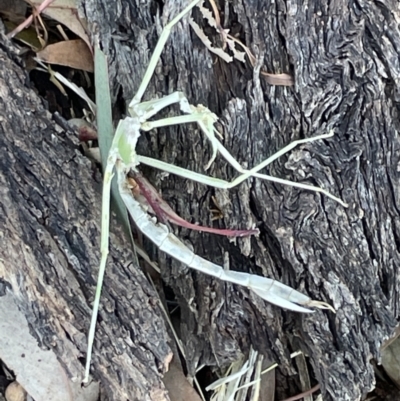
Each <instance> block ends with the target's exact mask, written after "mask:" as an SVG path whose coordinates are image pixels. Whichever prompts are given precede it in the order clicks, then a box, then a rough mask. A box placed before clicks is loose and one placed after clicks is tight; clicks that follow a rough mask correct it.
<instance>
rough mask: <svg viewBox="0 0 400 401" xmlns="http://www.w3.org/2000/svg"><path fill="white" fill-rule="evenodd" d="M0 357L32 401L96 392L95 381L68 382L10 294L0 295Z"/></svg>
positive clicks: (62, 399) (56, 400)
mask: <svg viewBox="0 0 400 401" xmlns="http://www.w3.org/2000/svg"><path fill="white" fill-rule="evenodd" d="M0 263H1V262H0ZM0 267H1V266H0ZM0 270H1V269H0ZM0 359H1V360H2V361H3V362H4V363H5V364H6V366H7V367H8V368H9V369H11V370H13V371H14V373H15V374H16V376H17V380H18V383H19V384H21V386H22V387H23V388H24V389H25V390H26V391H27V393H28V394H30V395H31V396H32V397H33V398H34V399H35V401H52V400H54V401H72V400H74V401H76V400H81V401H82V400H84V399H85V400H87V401H90V400H95V399H96V398H95V397H97V396H98V388H97V391H96V389H95V387H96V385H90V386H88V387H87V388H81V387H80V383H72V381H71V380H70V379H69V378H68V377H67V375H66V373H65V371H64V369H63V367H62V366H61V364H60V363H59V362H58V360H57V357H56V355H55V354H54V352H53V351H52V350H43V349H42V348H41V347H40V346H39V344H38V342H37V340H36V339H35V338H34V337H33V336H32V335H31V333H30V330H29V326H28V322H27V321H26V318H25V315H24V314H23V313H22V312H21V311H20V310H19V309H18V307H17V305H16V304H15V303H14V298H13V296H12V295H10V294H6V295H5V296H2V297H0ZM94 389H95V391H94V393H95V394H92V393H91V392H93V390H94ZM88 394H92V395H91V396H90V397H87V395H88Z"/></svg>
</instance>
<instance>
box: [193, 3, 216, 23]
mask: <svg viewBox="0 0 400 401" xmlns="http://www.w3.org/2000/svg"><path fill="white" fill-rule="evenodd" d="M197 8H198V9H199V10H200V12H201V15H202V16H203V18H205V19H206V20H207V22H208V25H210V26H212V27H213V28H215V29H216V30H218V23H217V21H216V20H215V18H214V17H213V15H212V12H211V11H210V10H209V9H208V8H206V7H204V0H203V1H202V2H201V3H199V4H197Z"/></svg>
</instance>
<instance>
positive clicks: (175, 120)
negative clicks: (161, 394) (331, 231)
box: [83, 0, 347, 382]
mask: <svg viewBox="0 0 400 401" xmlns="http://www.w3.org/2000/svg"><path fill="white" fill-rule="evenodd" d="M198 2H199V0H195V1H191V2H190V4H189V5H188V6H186V7H185V8H184V9H183V10H182V11H181V12H180V13H179V14H178V15H177V16H176V17H175V18H173V19H172V20H171V21H170V22H169V23H168V24H167V25H166V26H165V27H164V29H163V31H162V33H161V36H160V38H159V40H158V43H157V45H156V48H155V50H154V52H153V54H152V57H151V59H150V63H149V65H148V68H147V70H146V72H145V75H144V77H143V80H142V82H141V84H140V86H139V89H138V91H137V93H136V95H135V96H134V97H133V99H132V101H131V102H130V104H129V107H128V111H129V114H130V116H129V117H126V118H125V119H123V120H121V121H120V122H119V124H118V126H117V129H116V132H115V135H114V138H113V141H112V144H111V148H110V151H109V153H108V158H107V165H106V167H105V171H104V181H103V198H102V199H103V200H102V224H101V227H102V228H101V261H100V267H99V277H98V282H97V288H96V295H95V300H94V304H93V313H92V320H91V325H90V330H89V336H88V351H87V357H86V368H85V377H84V380H83V382H88V380H89V371H90V361H91V355H92V347H93V340H94V334H95V327H96V320H97V315H98V309H99V303H100V294H101V287H102V283H103V278H104V273H105V267H106V262H107V256H108V252H109V218H110V191H111V182H112V178H113V176H114V171H115V172H116V174H117V182H118V191H119V194H120V196H121V198H122V200H123V203H124V205H125V207H126V209H127V210H128V212H129V214H130V216H131V217H132V219H133V221H134V222H135V224H136V226H137V227H138V229H139V230H140V231H141V232H142V233H143V234H144V235H146V236H147V237H148V238H149V239H150V240H151V241H152V242H153V243H154V244H155V245H156V246H157V247H158V248H159V249H160V250H161V251H163V252H165V253H167V254H169V255H170V256H172V257H173V258H175V259H177V260H179V261H180V262H182V263H183V264H185V265H187V266H188V267H190V268H192V269H195V270H198V271H200V272H203V273H205V274H208V275H211V276H214V277H217V278H219V279H221V280H224V281H227V282H231V283H234V284H237V285H242V286H245V287H247V288H249V289H250V290H251V291H253V292H254V293H255V294H257V295H258V296H260V297H261V298H263V299H264V300H266V301H268V302H270V303H273V304H275V305H278V306H280V307H283V308H286V309H289V310H292V311H296V312H303V313H312V312H313V310H312V309H310V308H312V307H316V308H321V309H333V308H332V307H331V306H330V305H329V304H327V303H325V302H320V301H313V300H311V299H310V298H309V297H308V296H307V295H304V294H302V293H300V292H298V291H296V290H294V289H293V288H291V287H289V286H287V285H285V284H283V283H280V282H278V281H276V280H274V279H269V278H266V277H261V276H257V275H254V274H249V273H243V272H237V271H231V270H225V269H224V268H223V267H222V266H219V265H217V264H214V263H212V262H210V261H208V260H206V259H204V258H202V257H200V256H198V255H196V254H195V253H194V252H193V251H191V250H190V249H189V248H188V247H186V246H185V245H184V244H183V243H182V242H181V241H180V240H179V239H178V238H177V237H176V236H175V235H173V234H172V233H171V232H170V231H169V228H168V227H167V226H166V225H164V224H162V223H160V222H158V223H157V222H156V221H155V219H154V218H152V217H151V216H150V215H149V214H148V213H147V210H146V208H145V207H144V206H143V205H142V204H141V203H140V201H138V200H137V199H136V198H135V197H134V196H133V194H132V191H131V189H132V188H131V184H130V181H129V179H128V177H127V175H128V173H129V172H130V171H131V170H133V171H137V166H138V165H139V164H145V165H147V166H150V167H154V168H156V169H159V170H163V171H165V172H167V173H171V174H175V175H178V176H181V177H183V178H187V179H190V180H194V181H197V182H198V183H201V184H204V185H208V186H212V187H215V188H222V189H229V188H233V187H235V186H237V185H239V184H240V183H242V182H243V181H245V180H247V179H248V178H250V177H254V178H258V179H264V180H268V181H273V182H277V183H281V184H286V185H291V186H294V187H298V188H302V189H305V190H310V191H315V192H319V193H321V194H324V195H325V196H328V197H330V198H331V199H333V200H335V201H336V202H338V203H339V204H341V205H342V206H343V207H346V206H347V205H346V204H345V203H344V202H343V201H342V200H341V199H339V198H337V197H335V196H334V195H332V194H330V193H329V192H327V191H326V190H324V189H322V188H319V187H314V186H311V185H306V184H301V183H296V182H292V181H288V180H284V179H280V178H277V177H272V176H269V175H265V174H261V173H259V171H260V170H262V169H263V168H264V167H266V166H268V165H269V164H270V163H272V162H273V161H274V160H276V159H278V158H279V157H280V156H282V155H284V154H285V153H287V152H289V151H290V150H292V149H293V148H294V147H296V146H298V145H300V144H304V143H308V142H312V141H316V140H320V139H326V138H330V137H332V136H333V132H330V133H328V134H324V135H320V136H316V137H313V138H307V139H302V140H297V141H294V142H292V143H291V144H289V145H287V146H286V147H284V148H283V149H281V150H280V151H278V152H277V153H275V154H274V155H272V156H271V157H269V158H268V159H266V160H265V161H263V162H262V163H261V164H259V165H257V166H256V167H253V168H252V169H250V170H245V169H243V168H242V167H241V165H240V164H239V163H238V162H237V161H236V160H235V159H234V158H233V156H232V155H231V154H230V153H229V152H228V150H227V149H226V148H225V147H224V146H223V145H222V144H221V142H220V141H219V140H218V139H217V136H216V134H218V132H217V130H216V128H215V127H214V124H215V122H216V121H217V116H216V115H215V114H214V113H212V112H211V111H210V110H209V109H208V108H206V107H204V106H202V105H198V106H193V105H191V104H189V102H188V100H187V99H186V97H185V95H184V94H183V93H182V92H174V93H172V94H169V95H167V96H165V97H163V98H160V99H154V100H150V101H144V102H142V98H143V95H144V92H145V90H146V88H147V86H148V84H149V82H150V79H151V77H152V75H153V73H154V70H155V68H156V65H157V62H158V60H159V58H160V55H161V52H162V50H163V48H164V45H165V43H166V41H167V39H168V37H169V35H170V32H171V29H172V28H173V26H174V25H175V24H177V23H178V22H179V21H180V20H181V19H182V18H183V17H184V16H185V15H186V14H188V13H189V12H190V11H191V9H192V8H193V7H194V6H195V5H196V4H197V3H198ZM173 104H179V107H180V110H181V111H182V112H183V113H184V115H179V116H175V117H169V118H163V119H159V120H152V121H149V119H150V118H152V117H154V116H155V115H156V114H157V113H158V112H159V111H160V110H162V109H164V108H166V107H168V106H171V105H173ZM186 123H196V124H197V125H198V126H199V128H200V129H201V131H202V132H203V133H204V134H205V135H206V136H207V138H208V140H209V141H210V143H211V146H212V150H213V151H212V157H211V159H210V161H209V163H208V164H207V166H206V169H207V168H208V167H209V166H210V165H211V163H212V162H213V161H214V160H215V158H216V156H217V154H218V153H219V154H221V155H222V156H223V157H224V158H225V159H226V160H227V161H228V163H230V164H231V166H232V167H233V168H234V169H235V170H237V171H238V173H240V175H239V176H238V177H237V178H235V179H234V180H233V181H230V182H229V181H224V180H222V179H219V178H215V177H210V176H207V175H203V174H199V173H196V172H193V171H189V170H186V169H184V168H181V167H177V166H174V165H171V164H168V163H165V162H163V161H160V160H156V159H152V158H149V157H145V156H141V155H138V154H137V153H136V143H137V141H138V139H139V136H140V131H150V130H153V129H155V128H159V127H165V126H171V125H176V124H186Z"/></svg>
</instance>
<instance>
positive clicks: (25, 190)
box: [0, 34, 171, 400]
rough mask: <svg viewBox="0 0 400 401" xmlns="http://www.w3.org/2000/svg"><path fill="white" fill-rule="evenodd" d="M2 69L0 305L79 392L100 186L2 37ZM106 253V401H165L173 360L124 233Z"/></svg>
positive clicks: (102, 330) (100, 334)
mask: <svg viewBox="0 0 400 401" xmlns="http://www.w3.org/2000/svg"><path fill="white" fill-rule="evenodd" d="M0 65H1V68H0V93H1V96H0V149H1V157H0V193H1V196H0V233H1V235H0V294H1V295H0V296H3V295H5V293H6V292H8V293H10V294H12V295H13V297H14V301H15V303H16V305H17V306H18V308H19V309H20V311H21V312H22V313H23V314H24V315H25V317H26V319H27V321H28V323H29V325H30V328H31V334H32V336H34V337H35V338H36V339H37V341H38V344H39V346H40V347H43V348H44V349H46V348H47V349H49V350H52V351H53V352H55V353H56V355H57V356H58V358H59V360H60V362H61V365H62V366H63V368H64V370H65V372H66V377H67V376H68V377H69V378H70V379H71V380H72V381H73V382H75V383H76V382H78V383H79V381H80V380H82V379H83V366H84V365H83V364H84V361H85V355H86V344H87V343H86V336H87V332H88V330H89V322H90V315H91V305H92V302H93V298H94V289H95V284H96V281H97V271H98V268H97V266H98V263H99V246H100V205H101V195H100V188H101V185H100V183H98V182H96V181H95V180H94V179H93V172H92V166H91V163H90V161H89V160H88V159H87V158H85V157H84V156H83V155H82V154H81V152H80V150H79V142H78V140H77V138H76V135H75V134H74V133H72V132H68V131H64V130H63V129H62V128H61V127H60V126H59V125H58V124H57V123H56V122H55V121H54V120H52V116H51V114H50V113H49V112H48V111H46V108H45V104H43V101H42V100H41V99H40V98H39V97H38V96H37V95H36V94H35V92H34V91H33V90H32V89H30V88H29V80H28V79H27V73H26V71H24V70H23V69H22V68H21V65H20V60H18V58H17V57H16V55H15V54H14V53H13V52H12V50H11V46H10V43H8V42H7V41H6V39H5V38H4V35H3V34H2V38H1V42H0ZM111 244H112V245H111V254H110V257H109V264H108V269H107V277H106V279H105V283H104V289H103V293H102V310H101V312H100V317H99V321H98V326H97V336H96V341H95V349H96V352H95V355H94V358H93V365H94V366H95V371H96V378H98V379H100V380H101V383H102V385H103V386H104V390H105V391H103V394H105V397H103V399H115V400H117V399H119V400H122V399H128V398H129V399H137V400H139V399H140V400H156V399H157V400H163V399H166V390H165V388H164V386H163V383H162V381H161V378H162V374H163V373H164V372H165V369H166V367H167V366H168V363H169V362H170V359H171V351H170V349H169V347H168V345H167V335H166V328H165V325H164V322H163V320H162V314H161V312H160V310H159V304H158V301H157V294H156V293H155V291H154V290H153V289H152V288H151V286H150V284H149V282H148V281H147V279H146V278H145V276H144V275H143V273H142V271H141V270H140V269H139V268H138V266H134V265H133V264H132V260H133V258H132V254H131V252H129V249H130V248H129V245H128V243H127V241H124V234H123V232H122V230H120V229H117V228H115V229H114V230H113V234H112V237H111ZM9 318H10V319H14V317H13V316H12V315H10V317H9ZM3 334H4V333H3ZM0 335H1V334H0ZM15 336H16V338H18V333H15ZM2 343H3V342H2ZM31 351H32V350H30V349H26V350H25V353H29V352H31ZM21 358H24V355H21ZM0 359H1V352H0ZM29 368H30V369H32V367H29V366H27V367H26V369H29ZM15 373H16V374H18V372H15ZM35 374H36V372H35V371H34V370H33V371H32V375H35ZM144 378H145V379H144ZM120 381H123V382H124V386H120V385H119V383H120ZM70 386H71V387H72V383H71V384H70ZM27 390H29V389H27ZM53 395H54V396H57V394H53ZM57 399H65V395H64V398H63V397H62V395H61V394H60V395H59V398H57Z"/></svg>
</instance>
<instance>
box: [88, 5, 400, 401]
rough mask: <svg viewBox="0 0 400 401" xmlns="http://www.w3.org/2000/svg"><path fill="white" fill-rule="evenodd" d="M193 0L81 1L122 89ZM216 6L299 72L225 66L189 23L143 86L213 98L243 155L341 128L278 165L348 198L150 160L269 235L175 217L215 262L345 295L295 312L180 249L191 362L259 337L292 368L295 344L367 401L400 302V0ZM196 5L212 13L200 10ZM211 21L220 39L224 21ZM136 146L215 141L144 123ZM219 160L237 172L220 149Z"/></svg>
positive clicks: (206, 202)
mask: <svg viewBox="0 0 400 401" xmlns="http://www.w3.org/2000/svg"><path fill="white" fill-rule="evenodd" d="M183 4H187V2H186V1H185V2H184V1H166V2H165V4H163V5H162V6H163V8H161V9H160V3H159V2H153V1H150V2H145V3H143V2H139V1H133V0H132V1H129V2H127V1H123V2H122V1H116V2H112V3H110V2H108V1H98V0H85V1H82V7H83V10H84V13H85V14H86V17H87V19H88V21H89V22H90V26H91V28H92V29H91V31H92V32H95V31H96V32H98V34H99V37H100V42H101V44H102V46H103V49H104V50H105V52H106V53H107V54H108V55H109V57H110V77H111V81H112V82H113V86H114V87H113V90H112V93H113V97H114V99H116V98H117V95H118V94H119V95H120V94H122V96H123V98H124V99H125V101H127V102H128V101H129V100H130V98H131V97H132V96H133V94H134V93H135V91H136V89H137V88H138V85H139V82H140V80H141V79H142V77H143V73H144V69H145V67H146V66H147V64H148V60H149V57H150V55H151V53H152V51H153V49H154V47H155V44H156V41H157V38H158V36H159V34H160V31H161V27H162V26H163V25H165V23H166V22H167V21H168V20H170V19H171V17H172V16H174V15H176V13H177V12H178V10H180V9H181V8H182V6H183ZM219 7H220V10H221V11H222V12H223V13H224V16H223V24H224V27H225V28H229V29H231V32H232V33H234V34H238V36H239V38H240V39H241V40H242V41H243V42H244V43H245V44H246V45H247V46H249V47H250V48H251V49H252V51H253V52H254V53H255V54H257V55H258V56H259V58H260V59H261V60H262V63H263V64H264V65H265V69H266V70H267V71H268V72H275V73H281V72H290V73H293V75H294V78H295V86H294V87H274V86H270V85H268V84H266V82H265V81H264V80H263V78H262V77H260V76H259V75H258V73H257V71H253V70H252V69H251V67H249V64H247V65H246V66H244V65H242V64H240V63H239V62H234V63H232V64H226V63H225V62H223V61H221V60H220V59H218V58H216V57H215V56H214V55H212V54H210V53H209V51H208V50H207V49H206V48H205V47H204V45H203V44H202V43H201V42H200V40H199V39H198V38H197V37H196V35H195V34H194V33H193V31H191V29H190V27H189V25H188V24H187V21H184V22H182V23H180V24H178V26H176V27H175V28H173V31H172V35H171V39H170V40H169V41H168V43H167V45H166V47H165V49H164V52H163V55H162V60H161V62H160V63H159V64H158V66H157V71H156V74H155V77H154V79H153V80H152V81H151V84H150V86H149V88H148V91H147V94H146V95H145V99H152V98H155V97H161V96H163V95H165V94H168V93H171V92H172V91H175V90H181V91H183V92H184V93H185V94H186V95H187V97H188V99H189V101H190V102H191V103H192V104H198V103H201V104H203V105H206V106H207V107H209V108H210V109H211V110H212V111H213V112H215V113H216V114H217V115H218V116H219V117H220V128H221V130H222V131H223V135H224V139H223V143H224V145H225V146H226V147H227V148H228V149H229V150H230V151H231V153H232V154H233V155H234V156H235V157H236V158H237V160H238V161H239V162H240V163H241V164H242V165H243V166H254V165H256V164H257V163H259V162H261V161H262V160H263V159H265V158H266V157H267V156H269V155H271V154H272V153H274V152H275V151H276V150H278V149H280V148H281V147H283V146H284V145H285V144H288V143H289V142H291V141H292V140H294V139H298V138H303V137H311V136H314V135H317V134H322V133H326V132H327V131H328V130H330V129H333V130H334V131H335V137H334V138H332V139H331V140H327V141H320V142H315V143H312V144H309V145H307V146H303V147H301V148H300V149H296V150H294V151H293V152H291V154H290V155H289V156H288V157H283V158H282V159H281V160H279V161H277V162H275V163H274V164H273V165H272V166H271V167H270V168H269V172H270V174H272V175H276V176H278V177H282V178H287V179H292V180H295V181H300V182H305V183H311V184H315V185H318V186H322V187H324V188H326V189H328V190H329V191H330V192H332V193H334V194H337V195H338V196H340V197H341V198H342V199H344V200H345V201H346V202H348V203H349V205H350V207H349V208H348V209H344V208H343V207H341V206H340V205H338V204H337V203H335V202H333V201H332V200H330V199H328V198H326V197H325V196H319V195H316V194H315V193H311V192H307V191H304V190H298V189H293V188H289V187H285V186H282V185H276V184H272V183H268V182H263V181H260V180H248V181H247V182H246V183H244V184H242V185H241V186H240V187H238V188H236V189H233V190H230V191H215V190H213V189H210V188H206V187H204V186H201V185H196V184H194V183H192V182H189V181H185V180H181V179H179V178H175V177H172V176H169V177H168V178H167V179H161V175H160V174H159V173H158V172H150V171H148V170H147V169H144V171H145V173H146V174H147V175H148V176H149V177H150V178H151V179H152V181H153V183H154V184H155V185H156V186H157V188H159V189H160V190H161V191H162V194H163V196H164V198H165V199H167V200H168V201H169V202H170V203H171V204H172V205H173V207H174V208H175V210H176V211H177V213H179V214H180V215H182V216H183V217H186V218H189V219H191V220H192V221H199V222H202V223H203V224H206V223H209V224H211V222H210V212H209V207H210V203H211V201H210V197H211V195H213V194H214V195H215V196H216V197H217V199H218V202H219V205H220V206H221V208H222V210H223V212H224V219H223V221H222V222H220V223H216V224H221V225H225V226H227V227H240V228H244V227H246V226H247V227H249V226H251V224H252V223H254V222H255V223H257V224H259V227H260V229H261V235H260V237H259V238H252V239H243V240H238V241H235V242H234V243H229V242H228V241H227V240H224V239H221V238H215V237H214V236H211V235H201V234H197V233H193V232H187V231H183V230H182V231H180V236H181V237H182V238H185V239H187V240H188V241H189V242H190V243H191V244H193V246H194V248H195V250H196V252H198V253H199V254H201V255H202V256H204V257H206V258H209V259H211V260H213V261H214V262H219V263H222V262H223V260H224V252H229V255H230V258H229V261H230V268H231V269H236V270H241V271H249V272H254V273H258V274H263V275H266V276H268V277H275V278H277V279H279V280H281V281H283V282H284V283H287V284H289V285H292V286H294V287H295V288H297V289H299V290H301V291H304V292H305V293H307V294H309V295H310V296H311V297H312V298H314V299H323V300H326V301H328V302H330V303H331V304H332V305H333V306H334V307H335V308H336V309H337V314H336V315H334V314H332V313H326V312H317V313H316V314H314V315H310V316H300V315H297V314H294V313H287V312H284V311H282V310H280V309H279V308H276V307H274V306H271V305H268V304H267V303H265V302H262V301H261V300H260V299H258V298H256V297H254V296H252V295H249V293H248V291H247V290H245V289H243V288H237V287H233V286H230V285H225V284H223V283H220V282H218V281H216V280H213V279H210V278H208V277H205V276H204V275H199V274H195V273H193V272H190V271H187V270H184V269H183V268H182V266H179V265H178V264H177V263H175V262H172V263H171V269H165V270H164V272H163V274H164V278H165V281H166V282H167V283H168V284H169V285H170V286H171V287H172V288H173V290H174V291H175V293H176V294H177V295H178V298H179V302H180V305H181V314H182V317H183V318H182V324H181V334H182V337H183V341H184V343H185V346H186V352H187V355H188V357H189V371H190V372H191V373H193V372H194V369H195V367H196V366H198V365H199V364H202V363H207V364H224V363H225V362H228V361H230V360H232V359H235V357H236V356H237V354H238V353H239V352H246V351H247V349H248V347H249V346H250V345H252V346H253V347H256V348H257V349H259V350H260V351H262V352H266V353H268V354H270V355H271V356H273V357H274V358H275V359H276V360H277V361H278V362H279V363H281V366H282V370H283V371H284V372H286V373H288V372H290V371H291V368H289V364H288V355H289V353H290V351H293V350H296V349H298V348H300V349H302V350H303V351H304V352H306V353H307V354H308V355H309V356H310V360H311V363H312V366H313V369H314V373H315V376H316V378H317V380H318V381H319V383H320V384H321V386H322V389H323V392H324V393H325V394H326V397H327V399H330V397H332V399H351V400H356V399H360V398H361V397H362V396H363V395H365V394H366V393H367V392H368V391H370V390H371V389H372V388H373V386H374V375H373V371H372V368H371V366H370V364H369V360H370V358H373V357H375V358H379V346H380V344H381V342H382V341H383V339H384V338H386V337H387V336H389V335H390V333H391V332H392V330H393V328H394V326H395V324H396V317H397V316H398V314H399V280H398V266H399V237H400V232H399V228H400V227H399V214H398V210H399V202H400V198H399V194H400V192H399V186H398V183H399V169H398V165H399V140H398V128H399V122H398V112H397V102H398V98H399V94H398V89H397V86H396V82H397V80H398V78H399V73H400V69H399V63H398V43H400V37H399V33H400V32H399V28H398V26H397V22H396V21H397V18H398V17H399V10H398V5H397V3H396V2H394V1H387V2H384V3H382V2H380V3H379V4H378V3H371V2H367V1H357V2H356V1H348V0H346V1H343V0H335V1H331V2H316V3H313V5H309V6H307V5H305V4H304V2H302V1H299V0H297V1H296V0H294V1H281V0H279V1H275V2H269V1H267V2H265V1H261V0H254V1H244V0H234V1H232V2H224V1H220V2H219ZM156 12H157V13H158V14H157V15H159V16H156V17H155V13H156ZM194 16H195V19H196V20H197V21H198V22H200V23H201V25H202V26H204V25H205V22H204V21H203V20H202V18H201V16H200V15H199V12H198V11H197V10H195V11H194ZM93 28H95V29H93ZM206 32H207V33H208V34H209V35H210V36H211V37H213V38H214V39H215V36H216V33H215V31H213V30H212V29H209V28H206ZM174 112H176V111H173V112H171V113H170V115H172V114H173V113H174ZM138 149H139V151H140V152H141V153H142V154H145V155H148V156H152V157H156V158H160V159H162V160H164V161H167V162H169V163H173V164H176V165H180V166H184V167H187V168H188V169H192V170H195V171H200V172H201V171H203V166H204V165H205V164H206V162H207V161H208V159H209V157H210V147H209V144H208V143H207V140H206V139H204V137H203V136H202V135H201V134H200V133H199V132H198V131H197V130H196V129H195V127H193V126H185V127H171V128H170V129H165V130H158V132H157V133H155V132H152V133H150V134H143V135H142V137H141V139H140V141H139V145H138ZM209 173H210V174H211V175H215V176H218V177H221V178H227V179H231V178H232V177H233V176H235V173H234V172H233V171H232V170H231V168H230V167H227V164H226V163H225V162H224V161H223V160H221V158H219V159H218V161H217V162H216V163H215V164H213V166H212V167H211V169H210V171H209ZM159 258H160V259H163V258H164V256H163V255H159ZM162 264H163V265H165V264H164V263H162Z"/></svg>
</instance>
